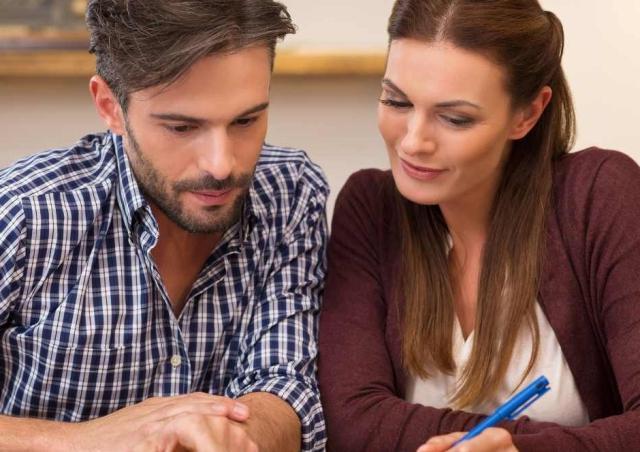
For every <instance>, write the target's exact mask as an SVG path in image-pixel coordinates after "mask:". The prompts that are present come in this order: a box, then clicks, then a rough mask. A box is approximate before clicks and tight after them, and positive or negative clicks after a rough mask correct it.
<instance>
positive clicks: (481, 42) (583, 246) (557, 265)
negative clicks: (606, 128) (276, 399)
mask: <svg viewBox="0 0 640 452" xmlns="http://www.w3.org/2000/svg"><path fill="white" fill-rule="evenodd" d="M389 34H390V47H389V55H388V63H387V69H386V73H385V76H384V79H383V82H382V94H381V98H380V107H379V129H380V132H381V134H382V137H383V138H384V141H385V143H386V146H387V150H388V154H389V160H390V163H391V171H390V172H384V171H378V170H364V171H360V172H358V173H356V174H354V175H353V176H352V177H351V178H350V179H349V181H348V182H347V184H346V185H345V187H344V188H343V190H342V191H341V193H340V195H339V197H338V201H337V203H336V207H335V211H334V219H333V229H332V238H331V242H330V246H329V276H328V280H327V285H326V289H325V301H324V308H323V313H322V316H321V329H320V362H319V373H320V384H321V393H322V396H323V403H324V408H325V415H326V418H327V425H328V437H329V447H330V449H332V450H344V451H350V452H351V451H358V450H367V451H399V450H416V449H417V448H418V447H420V450H421V451H427V450H431V451H439V450H446V449H447V448H448V447H449V446H450V445H451V444H452V442H453V441H454V440H455V438H457V437H459V435H460V434H454V435H449V434H450V433H451V432H461V431H468V430H469V429H470V428H472V427H473V426H474V425H476V424H477V423H478V422H479V421H480V420H481V419H483V418H484V415H486V414H488V413H490V412H491V411H493V409H495V408H496V407H497V406H498V405H499V404H500V403H502V402H504V401H505V400H507V399H508V398H509V397H510V396H511V395H512V394H513V393H514V392H515V391H517V390H518V389H521V388H522V387H523V386H524V385H525V384H527V383H529V382H530V381H532V380H533V379H535V378H536V377H538V376H539V375H541V374H544V375H546V376H547V378H548V379H549V380H550V383H551V391H550V392H549V393H547V394H545V395H544V396H543V397H542V398H541V399H540V400H538V401H537V402H536V403H535V404H533V405H532V406H531V407H530V408H529V409H528V410H527V411H526V413H525V414H526V415H527V416H523V417H520V418H518V419H517V420H515V421H510V422H505V423H502V424H500V427H501V428H498V429H491V430H488V431H486V432H485V433H483V434H482V435H480V436H478V437H477V438H476V439H475V440H472V441H469V442H468V443H466V446H465V447H468V449H465V450H535V451H538V450H563V451H571V450H576V451H578V450H580V451H583V450H625V449H626V450H629V449H631V448H632V447H638V445H640V428H638V426H640V356H639V350H640V277H639V276H640V234H638V226H639V225H640V208H639V207H640V169H639V168H638V166H637V165H636V164H635V163H634V162H633V161H632V160H631V159H630V158H628V157H625V156H624V155H623V154H620V153H617V152H613V151H604V150H599V149H595V148H593V149H589V150H585V151H582V152H576V153H572V154H568V153H567V152H568V149H569V148H570V146H571V143H572V139H573V134H574V113H573V106H572V103H571V98H570V94H569V89H568V87H567V83H566V80H565V77H564V74H563V71H562V68H561V65H560V60H561V55H562V51H563V31H562V26H561V24H560V22H559V21H558V19H557V18H556V17H555V16H554V15H553V14H552V13H550V12H545V11H543V10H542V9H541V7H540V5H539V4H538V2H537V1H536V0H482V1H478V0H398V1H397V2H396V4H395V6H394V9H393V12H392V15H391V18H390V22H389ZM430 438H431V441H430V442H429V443H427V445H424V443H425V442H426V441H427V440H429V439H430ZM516 448H517V449H516Z"/></svg>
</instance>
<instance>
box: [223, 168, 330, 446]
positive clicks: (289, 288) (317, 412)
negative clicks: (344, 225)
mask: <svg viewBox="0 0 640 452" xmlns="http://www.w3.org/2000/svg"><path fill="white" fill-rule="evenodd" d="M327 194H328V189H327V188H326V183H324V180H323V185H322V186H321V187H320V189H319V188H318V187H317V186H316V187H314V186H313V185H302V186H300V187H298V190H297V193H296V196H295V200H294V202H293V204H294V205H295V207H294V208H292V210H291V212H290V215H289V216H288V221H287V225H286V227H284V233H283V235H282V238H281V240H280V241H279V244H278V245H277V246H276V249H275V254H274V256H273V261H272V264H271V265H270V267H269V271H268V273H267V277H266V278H265V284H264V288H263V290H262V291H261V292H260V295H259V296H258V299H257V300H256V305H255V310H254V311H253V319H252V321H251V324H250V325H249V328H248V331H247V336H246V339H245V340H244V341H243V342H244V344H245V346H246V348H245V350H246V351H245V353H243V354H242V355H243V356H242V359H240V360H239V366H240V369H237V373H236V377H235V378H234V379H233V381H232V382H231V384H230V385H229V386H228V387H227V390H226V392H227V394H226V395H228V396H230V397H239V396H242V395H245V394H248V393H251V392H268V393H271V394H274V395H276V396H278V397H280V398H281V399H283V400H284V401H286V402H287V403H289V405H291V407H292V408H293V410H294V411H295V412H296V413H297V415H298V417H299V418H300V422H301V426H302V445H301V447H302V450H304V451H312V450H313V451H315V450H324V448H325V443H326V433H325V423H324V416H323V413H322V406H321V404H320V397H319V390H318V383H317V380H316V357H317V337H318V314H319V310H320V304H321V298H322V291H323V288H324V277H325V272H326V242H327V222H326V215H325V204H326V198H327Z"/></svg>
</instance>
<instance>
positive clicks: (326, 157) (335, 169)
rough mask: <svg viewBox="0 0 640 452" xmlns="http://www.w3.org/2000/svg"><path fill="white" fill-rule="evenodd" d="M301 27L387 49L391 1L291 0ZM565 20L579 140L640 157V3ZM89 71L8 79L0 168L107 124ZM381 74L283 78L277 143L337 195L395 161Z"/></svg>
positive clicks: (566, 6)
mask: <svg viewBox="0 0 640 452" xmlns="http://www.w3.org/2000/svg"><path fill="white" fill-rule="evenodd" d="M284 1H285V3H286V4H288V5H289V6H290V9H291V13H292V15H293V16H294V19H295V20H296V22H297V23H298V26H299V28H300V32H299V34H298V35H296V36H294V37H293V38H292V39H290V40H288V42H287V44H286V45H287V46H289V47H291V48H294V47H304V48H308V47H315V48H343V49H353V48H356V49H365V48H366V49H372V48H374V49H375V48H380V49H384V47H385V43H386V36H385V23H386V16H387V14H388V11H389V10H390V8H391V4H392V1H391V0H352V1H349V2H344V1H343V0H323V1H311V0H284ZM542 3H543V5H544V6H545V7H546V8H547V9H551V10H552V11H554V12H556V14H557V15H558V16H559V17H560V19H561V20H562V22H563V24H564V26H565V31H566V35H567V37H566V40H567V48H566V53H565V60H564V66H565V70H566V72H567V76H568V78H569V82H570V83H571V85H572V88H573V92H574V97H575V102H576V108H577V113H578V127H579V131H578V133H579V135H578V142H577V146H576V147H577V148H583V147H586V146H588V145H599V146H602V147H608V148H615V149H619V150H622V151H624V152H626V153H628V154H629V155H631V156H632V157H634V158H635V159H636V160H637V161H638V162H640V146H638V144H637V141H638V138H640V136H639V134H638V130H639V129H640V108H639V107H638V105H640V83H639V82H638V78H639V77H640V56H639V54H640V27H639V26H638V24H640V1H638V0H608V1H603V0H543V1H542ZM86 85H87V81H86V80H82V79H63V80H51V79H30V80H16V79H0V166H4V165H7V164H9V163H10V162H11V161H13V160H15V159H16V158H18V157H19V156H22V155H26V154H29V153H33V152H36V151H38V150H41V149H44V148H47V147H51V146H64V145H68V144H71V143H73V142H74V140H75V139H77V138H78V137H79V136H81V135H83V134H84V133H86V132H89V131H95V130H101V129H102V128H103V126H102V124H101V122H100V120H99V118H98V117H97V115H96V114H95V113H94V110H93V107H92V105H91V103H90V99H89V95H88V91H87V87H86ZM378 90H379V88H378V80H377V78H376V77H355V78H308V79H297V78H289V77H277V78H276V79H275V80H274V86H273V96H272V108H271V124H270V132H269V141H271V142H272V143H274V144H281V145H290V146H296V147H302V148H305V149H307V150H308V151H309V153H310V154H311V156H312V157H313V159H314V160H316V161H317V162H318V163H320V164H321V165H322V166H323V168H324V169H325V172H326V173H327V175H328V178H329V181H330V183H331V186H332V189H333V197H332V198H331V203H333V199H334V197H335V194H337V192H338V190H339V188H340V187H341V186H342V184H343V183H344V180H345V179H346V177H347V176H348V174H350V173H351V172H353V171H355V170H356V169H358V168H361V167H372V166H375V167H386V165H387V162H386V156H385V151H384V148H383V146H382V143H381V140H380V139H379V137H378V135H377V131H376V127H375V109H376V98H377V96H378Z"/></svg>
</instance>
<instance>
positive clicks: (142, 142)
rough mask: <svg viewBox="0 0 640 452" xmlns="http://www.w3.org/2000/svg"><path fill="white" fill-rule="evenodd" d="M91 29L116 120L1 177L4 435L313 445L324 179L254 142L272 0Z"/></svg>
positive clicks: (282, 14) (169, 9) (1, 445)
mask: <svg viewBox="0 0 640 452" xmlns="http://www.w3.org/2000/svg"><path fill="white" fill-rule="evenodd" d="M87 24H88V27H89V31H90V36H91V50H92V52H94V53H95V55H96V57H97V74H98V75H96V76H94V77H93V78H92V79H91V82H90V91H91V94H92V96H93V100H94V102H95V105H96V108H97V111H98V113H99V114H100V116H101V117H102V118H103V119H104V120H105V122H106V123H107V125H108V127H109V129H110V132H108V133H105V134H100V135H89V136H86V137H84V138H82V140H81V141H80V142H79V143H78V144H76V145H75V146H74V147H72V148H70V149H66V150H54V151H49V152H45V153H42V154H39V155H36V156H33V157H31V158H28V159H25V160H22V161H21V162H18V163H16V164H15V165H14V166H12V167H10V168H7V169H5V170H2V171H0V272H1V273H0V276H1V280H0V413H2V414H3V415H2V416H0V450H6V449H11V450H22V449H24V450H34V449H35V450H38V449H39V450H42V449H46V450H57V449H60V450H125V449H126V450H173V449H189V450H206V451H214V450H215V451H219V450H233V451H242V450H257V448H259V449H260V450H266V451H269V450H274V451H275V450H277V451H284V450H299V449H300V448H301V447H302V449H304V450H312V449H313V450H315V449H323V448H324V443H325V433H324V420H323V416H322V410H321V406H320V403H319V398H318V388H317V384H316V379H315V358H316V339H315V338H316V327H317V319H316V314H317V311H318V307H319V297H320V294H321V290H322V284H323V283H322V281H323V277H324V271H325V257H324V253H325V239H326V219H325V213H324V208H325V201H326V197H327V192H328V189H327V184H326V182H325V179H324V177H323V175H322V173H321V171H320V170H319V169H318V167H316V166H315V165H313V164H312V163H311V162H310V161H309V160H308V159H307V157H306V155H305V154H304V153H303V152H301V151H291V150H285V149H281V148H276V147H272V146H267V145H263V142H264V138H265V134H266V127H267V107H268V102H269V83H270V77H271V69H272V64H273V56H274V48H275V43H276V40H277V39H279V38H282V37H284V36H285V35H286V34H288V33H291V32H293V31H294V30H293V26H292V24H291V22H290V17H289V15H288V13H287V12H286V9H285V8H284V6H283V5H281V4H279V3H277V2H275V1H272V0H243V1H229V0H154V1H150V0H149V1H147V0H145V1H144V2H143V1H133V0H93V1H90V2H89V4H88V11H87ZM78 421H84V422H78Z"/></svg>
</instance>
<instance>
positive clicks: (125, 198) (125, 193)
mask: <svg viewBox="0 0 640 452" xmlns="http://www.w3.org/2000/svg"><path fill="white" fill-rule="evenodd" d="M111 136H112V140H113V146H114V148H115V153H116V162H117V166H118V181H119V184H118V204H119V205H120V209H121V211H122V216H123V217H124V220H125V224H126V225H127V229H128V230H129V232H131V231H132V230H133V228H134V226H135V222H136V221H139V220H140V215H139V214H138V212H139V211H141V210H143V211H145V210H148V204H147V201H146V200H145V199H144V196H143V195H142V193H141V192H140V187H139V186H138V182H137V181H136V178H135V176H134V175H133V171H132V170H131V165H130V164H129V158H128V156H127V153H126V152H125V150H124V145H123V142H122V136H121V135H117V134H115V133H113V132H112V133H111Z"/></svg>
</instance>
